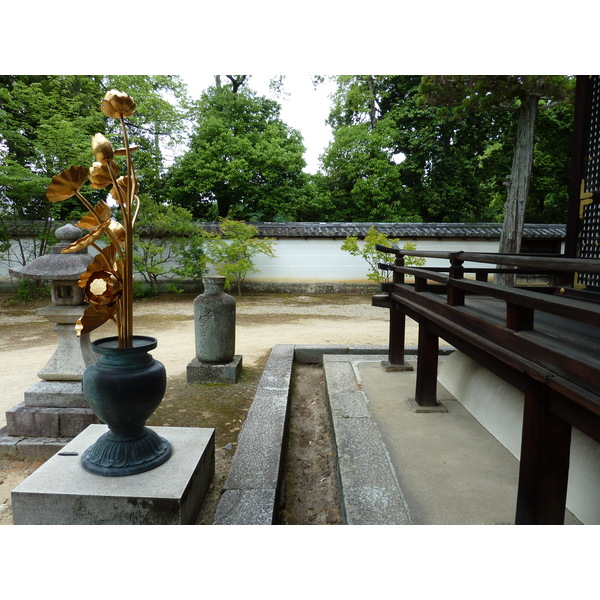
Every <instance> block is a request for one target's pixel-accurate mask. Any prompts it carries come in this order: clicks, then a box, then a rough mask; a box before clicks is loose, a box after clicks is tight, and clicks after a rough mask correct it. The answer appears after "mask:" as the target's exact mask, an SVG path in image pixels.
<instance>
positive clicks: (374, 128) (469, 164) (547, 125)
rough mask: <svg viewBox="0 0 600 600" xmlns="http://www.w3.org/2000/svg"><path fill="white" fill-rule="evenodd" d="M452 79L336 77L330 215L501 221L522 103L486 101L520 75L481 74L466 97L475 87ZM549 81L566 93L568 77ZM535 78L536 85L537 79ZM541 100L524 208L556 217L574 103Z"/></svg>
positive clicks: (562, 202) (327, 186) (537, 216)
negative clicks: (451, 85) (498, 78)
mask: <svg viewBox="0 0 600 600" xmlns="http://www.w3.org/2000/svg"><path fill="white" fill-rule="evenodd" d="M467 80H468V81H470V80H471V78H467ZM449 81H452V82H454V80H453V79H450V80H448V79H444V78H438V77H421V76H403V75H393V76H381V75H376V76H373V75H360V76H357V75H354V76H342V77H338V78H337V79H336V82H337V92H336V93H335V95H334V98H333V106H332V110H331V113H330V117H329V123H330V124H331V126H332V128H333V132H334V140H333V142H332V143H331V145H330V146H329V148H328V149H327V150H326V152H325V154H324V156H323V159H322V160H323V166H324V170H325V178H324V181H323V182H322V187H323V189H324V191H325V193H326V195H327V203H328V206H329V209H330V211H329V212H330V215H331V217H330V218H331V219H332V220H366V221H376V220H381V221H425V222H436V221H447V222H448V221H458V222H461V221H465V222H473V221H490V220H492V221H494V220H502V218H503V215H504V201H505V199H506V181H507V176H508V175H509V174H510V172H511V160H512V156H513V147H514V145H515V123H516V121H515V113H516V111H518V108H519V102H520V101H519V99H518V98H516V97H514V96H513V97H512V98H511V99H510V101H508V100H507V101H505V102H503V103H502V110H493V111H492V110H485V109H488V108H490V107H492V106H495V104H494V102H496V103H498V101H499V97H500V91H496V92H495V91H494V89H495V88H494V85H495V84H497V86H496V87H497V88H498V90H503V92H504V97H505V98H507V99H508V97H509V92H511V93H513V94H514V93H515V91H516V89H515V85H514V84H515V83H516V82H511V84H512V85H508V83H507V82H506V81H504V82H495V80H494V78H487V79H486V78H480V79H479V81H478V88H477V91H478V92H479V93H480V95H479V96H477V97H476V98H475V97H473V98H471V96H473V95H474V92H473V90H472V89H471V90H470V94H463V96H459V95H458V93H457V90H456V89H455V90H453V91H454V95H451V94H450V93H449V91H448V90H447V89H445V87H444V86H448V85H449ZM502 83H503V84H504V85H502ZM536 83H537V88H535V85H536ZM546 84H547V86H546V87H547V91H548V92H549V91H552V92H553V93H554V94H555V96H556V98H561V97H564V96H565V95H566V97H567V98H569V80H568V79H567V78H566V77H561V78H558V77H557V78H555V79H554V80H553V81H552V82H550V81H546ZM531 85H532V87H534V89H535V91H537V92H540V89H541V87H542V86H541V84H540V82H539V81H537V78H533V79H532V82H531ZM455 87H456V88H457V89H461V90H463V91H464V90H465V89H467V88H468V86H463V88H460V87H458V86H457V85H455ZM516 87H518V86H516ZM476 99H477V100H478V104H476V103H475V100H476ZM541 104H543V105H544V106H545V107H546V108H547V110H544V111H543V112H541V113H540V116H539V122H538V125H539V127H538V130H537V131H538V143H537V145H536V148H535V154H534V164H533V179H532V181H531V185H530V188H529V197H530V202H529V205H528V206H529V208H528V212H527V215H528V218H529V219H530V220H531V219H533V220H536V221H541V222H548V221H554V222H556V221H560V220H563V219H564V218H565V212H566V194H567V190H566V177H567V173H568V163H569V152H570V143H569V135H570V131H571V129H572V106H571V104H570V103H569V102H566V103H565V102H562V103H560V104H557V103H556V102H554V101H552V102H550V101H544V100H542V101H541ZM476 106H477V110H475V107H476ZM468 108H469V109H468Z"/></svg>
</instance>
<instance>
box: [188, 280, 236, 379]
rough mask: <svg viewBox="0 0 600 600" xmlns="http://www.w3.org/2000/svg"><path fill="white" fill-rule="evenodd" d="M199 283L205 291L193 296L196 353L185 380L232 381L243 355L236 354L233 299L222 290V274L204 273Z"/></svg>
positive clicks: (223, 282) (223, 281)
mask: <svg viewBox="0 0 600 600" xmlns="http://www.w3.org/2000/svg"><path fill="white" fill-rule="evenodd" d="M202 283H203V284H204V293H203V294H201V295H200V296H198V297H197V298H196V299H195V300H194V333H195V344H196V356H195V358H194V359H193V360H192V361H191V362H190V363H189V364H188V366H187V381H188V383H195V382H201V381H204V382H229V383H235V382H237V380H238V378H239V375H240V373H241V370H242V357H241V356H240V355H235V317H236V303H235V299H234V298H233V297H232V296H230V295H229V294H226V293H225V292H224V291H223V290H224V286H225V277H222V276H207V277H203V278H202Z"/></svg>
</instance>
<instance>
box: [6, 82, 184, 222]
mask: <svg viewBox="0 0 600 600" xmlns="http://www.w3.org/2000/svg"><path fill="white" fill-rule="evenodd" d="M112 88H116V89H125V90H126V91H127V93H129V94H130V95H131V96H132V97H133V98H135V100H136V102H137V106H138V110H137V111H136V114H135V115H134V116H132V117H131V119H130V127H131V138H130V139H131V142H132V144H137V145H139V146H141V148H142V149H143V150H144V151H143V152H140V153H138V155H137V156H136V158H137V159H138V160H137V162H136V172H137V174H138V176H139V179H140V183H141V185H142V188H143V191H144V193H146V194H149V195H151V196H158V195H160V172H161V171H162V170H163V169H164V165H163V156H162V149H163V148H164V147H165V145H168V144H174V143H176V142H177V141H178V140H180V139H181V138H182V136H183V134H184V132H185V121H184V117H185V114H186V112H185V110H186V103H185V100H186V97H185V86H184V84H183V83H182V82H181V81H180V80H179V79H178V78H177V77H171V76H141V75H139V76H138V75H135V76H133V75H116V76H110V75H108V76H84V75H49V76H7V75H3V76H0V153H1V154H2V161H1V165H0V200H1V201H2V205H3V206H4V208H5V210H6V208H7V207H10V209H11V210H12V211H16V214H17V215H18V216H19V217H22V218H32V219H34V218H40V217H43V216H44V215H45V214H46V212H47V211H48V210H49V209H50V207H49V206H48V203H47V201H46V197H45V190H46V187H47V186H48V183H49V182H50V179H51V178H52V177H53V176H54V175H56V174H57V173H60V172H61V171H62V170H63V169H66V168H67V167H68V166H70V165H72V164H80V165H84V166H87V165H88V164H91V160H92V159H93V155H92V153H91V146H90V140H91V137H92V135H94V134H95V133H97V132H99V133H103V134H105V135H106V136H107V137H109V138H110V137H111V134H117V135H118V134H119V132H118V130H117V129H114V128H115V125H114V123H113V122H111V120H110V119H106V118H105V117H104V115H102V113H101V112H100V111H99V109H98V107H99V106H100V102H101V100H102V97H103V96H104V94H105V93H106V91H108V90H109V89H112ZM167 93H170V94H171V95H172V96H173V97H174V98H175V101H169V100H167V98H166V97H165V95H166V94H167ZM138 157H139V158H138ZM75 206H77V205H76V203H75V202H73V203H71V204H69V203H66V204H63V205H62V206H58V207H56V206H55V207H53V209H54V210H57V211H59V212H60V215H57V216H65V214H66V213H67V212H68V211H69V210H72V209H73V208H74V207H75Z"/></svg>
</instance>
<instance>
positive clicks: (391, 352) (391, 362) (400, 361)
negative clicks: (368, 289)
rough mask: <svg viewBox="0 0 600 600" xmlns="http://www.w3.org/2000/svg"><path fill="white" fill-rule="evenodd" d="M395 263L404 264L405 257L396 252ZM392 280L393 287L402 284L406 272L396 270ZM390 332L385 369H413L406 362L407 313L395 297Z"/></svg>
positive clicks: (392, 302) (397, 264)
mask: <svg viewBox="0 0 600 600" xmlns="http://www.w3.org/2000/svg"><path fill="white" fill-rule="evenodd" d="M394 264H395V266H397V267H403V266H404V257H403V256H402V255H401V254H400V253H397V254H396V260H395V261H394ZM392 282H393V283H392V289H393V286H394V285H396V284H400V285H402V284H403V283H404V273H402V272H399V271H394V275H393V280H392ZM389 332H390V333H389V349H388V362H386V363H384V364H383V367H384V369H385V370H387V371H412V367H411V366H410V365H408V364H407V363H406V361H405V356H404V343H405V333H406V315H405V314H404V312H403V311H402V310H400V307H399V305H398V303H397V302H395V301H394V300H393V299H392V301H391V306H390V329H389Z"/></svg>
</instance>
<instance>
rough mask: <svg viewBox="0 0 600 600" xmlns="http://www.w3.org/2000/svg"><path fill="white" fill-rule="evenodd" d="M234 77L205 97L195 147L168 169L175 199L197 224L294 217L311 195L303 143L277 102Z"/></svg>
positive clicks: (170, 193) (170, 187) (192, 139)
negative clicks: (199, 221)
mask: <svg viewBox="0 0 600 600" xmlns="http://www.w3.org/2000/svg"><path fill="white" fill-rule="evenodd" d="M229 77H230V78H231V81H232V83H231V84H230V85H222V84H221V83H220V79H218V80H217V81H218V82H219V83H218V85H215V86H213V87H211V88H209V89H208V90H207V91H206V92H204V93H203V94H202V97H201V99H200V101H199V103H198V107H197V114H198V122H197V125H196V128H195V131H194V133H193V135H192V138H191V143H190V149H189V151H188V152H187V153H186V154H185V155H184V156H182V157H180V158H179V159H177V160H176V161H175V164H174V165H173V166H172V167H171V169H170V170H169V174H168V194H169V198H170V200H171V201H172V202H173V203H175V204H177V205H179V206H183V207H185V208H187V209H188V210H190V212H192V214H193V215H194V217H195V218H198V219H214V218H216V217H217V216H219V217H228V218H231V219H245V220H269V221H282V220H290V219H293V218H294V214H295V211H296V209H297V207H298V206H300V205H301V204H302V199H303V198H304V196H305V193H306V192H305V185H306V183H307V176H306V174H305V173H303V172H302V169H303V168H304V166H305V164H306V163H305V161H304V159H303V157H302V155H303V153H304V145H303V143H302V137H301V135H300V133H299V132H298V131H296V130H294V129H292V128H290V127H288V126H287V125H286V124H285V123H283V121H282V120H281V118H280V106H279V104H278V103H277V102H274V101H273V100H269V99H267V98H264V97H261V96H258V95H257V94H256V93H255V92H253V91H252V90H250V89H249V88H248V87H247V86H245V85H243V84H244V82H245V79H243V77H244V76H229Z"/></svg>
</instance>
